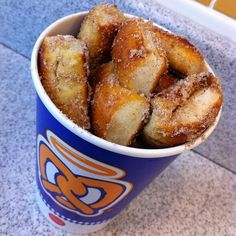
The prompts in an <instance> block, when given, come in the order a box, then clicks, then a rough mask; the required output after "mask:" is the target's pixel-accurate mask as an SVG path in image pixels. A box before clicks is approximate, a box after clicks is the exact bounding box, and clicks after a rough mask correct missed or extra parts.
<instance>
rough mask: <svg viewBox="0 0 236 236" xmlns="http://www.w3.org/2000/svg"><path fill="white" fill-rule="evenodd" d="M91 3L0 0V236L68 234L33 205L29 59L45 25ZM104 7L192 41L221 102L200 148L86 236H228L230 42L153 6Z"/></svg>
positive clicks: (233, 213) (235, 122)
mask: <svg viewBox="0 0 236 236" xmlns="http://www.w3.org/2000/svg"><path fill="white" fill-rule="evenodd" d="M97 2H99V1H84V2H83V1H82V2H81V1H79V2H78V1H77V2H76V1H65V0H63V1H40V2H39V1H27V0H23V1H14V0H1V8H0V18H1V29H0V43H1V44H0V127H1V128H0V235H22V236H28V235H45V236H46V235H69V234H66V233H64V232H62V231H59V230H57V229H56V228H54V227H53V226H52V225H50V224H49V223H48V222H47V221H46V220H45V219H44V217H43V216H42V215H41V213H40V212H39V209H38V207H37V205H36V203H35V93H34V88H33V84H32V82H31V75H30V69H29V67H30V60H29V57H30V53H31V49H32V46H33V44H34V41H35V40H36V38H37V36H38V34H39V33H40V31H42V30H43V28H45V27H46V26H47V25H48V24H49V23H51V22H52V21H54V20H55V19H57V18H59V17H61V16H63V15H67V14H70V13H72V12H77V11H80V10H87V9H88V8H90V7H91V6H93V5H95V4H96V3H97ZM111 2H114V3H116V4H117V5H118V6H119V7H120V8H121V9H123V10H125V11H126V12H127V13H131V14H136V15H139V16H144V17H146V18H147V17H150V18H152V19H153V20H154V21H156V22H157V23H159V24H161V25H163V26H165V27H167V28H169V29H170V30H172V31H174V32H176V33H180V34H183V35H185V36H186V37H188V38H189V39H190V40H191V41H192V42H193V43H195V44H196V45H197V46H198V47H199V48H200V49H201V50H202V52H203V53H204V55H205V56H206V58H207V60H208V62H209V64H210V65H211V66H212V68H213V69H214V70H215V72H216V74H217V75H218V76H220V77H221V78H222V84H223V88H224V95H225V98H224V99H225V103H224V108H223V114H222V118H221V121H220V123H219V125H218V127H217V129H216V131H215V132H214V134H213V135H212V136H211V137H210V138H209V139H208V140H207V142H206V143H205V144H203V145H201V146H200V147H198V148H196V150H193V151H189V152H186V153H184V154H182V155H181V156H179V157H178V159H177V160H176V161H174V162H173V163H172V164H171V165H170V166H169V167H168V168H167V169H166V170H165V171H164V172H163V173H162V174H161V175H160V176H159V177H157V178H156V179H155V180H154V181H153V182H152V183H151V184H150V185H149V186H148V187H147V188H146V189H145V190H144V191H143V192H142V193H141V194H140V195H139V197H138V198H136V199H135V200H134V201H133V202H132V203H131V204H130V205H129V206H128V208H126V209H125V210H124V211H123V212H122V213H121V214H120V215H119V216H118V217H117V218H116V219H115V220H114V221H113V222H112V223H110V224H109V225H108V226H107V228H105V229H104V230H102V231H100V232H98V233H96V234H94V235H130V236H131V235H132V236H134V235H145V236H146V235H160V236H162V235H163V236H167V235H168V236H170V235H171V236H172V235H175V236H178V235H180V236H185V235H186V236H187V235H188V236H190V235H194V236H196V235H197V236H198V235H200V236H201V235H207V236H215V235H216V236H233V235H236V175H235V173H236V158H235V155H236V135H235V128H236V119H235V116H236V114H235V104H236V95H235V90H236V54H235V52H236V44H235V43H233V42H231V41H230V40H228V39H226V38H223V37H221V36H219V35H217V34H215V33H213V32H211V31H210V30H208V29H206V28H204V27H202V26H199V25H197V24H195V23H194V22H191V21H190V20H189V19H186V18H184V17H182V16H180V15H177V14H176V13H174V12H171V11H169V10H168V9H165V8H163V7H161V6H160V5H158V4H157V3H155V1H148V0H144V1H142V3H141V2H139V1H134V0H128V1H118V0H116V1H111Z"/></svg>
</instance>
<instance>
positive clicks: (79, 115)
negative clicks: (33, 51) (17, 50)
mask: <svg viewBox="0 0 236 236" xmlns="http://www.w3.org/2000/svg"><path fill="white" fill-rule="evenodd" d="M87 54H88V53H87V48H86V45H85V44H84V42H82V41H81V40H79V39H76V38H74V37H73V36H69V35H63V36H62V35H58V36H51V37H46V38H45V39H44V41H43V43H42V45H41V48H40V51H39V74H40V76H41V80H42V84H43V87H44V89H45V90H46V92H47V94H48V95H49V97H50V98H51V100H52V101H53V102H54V103H55V105H56V106H57V107H58V108H59V109H60V110H61V111H62V112H63V113H64V114H66V115H67V116H68V117H69V118H70V119H72V120H73V121H74V122H75V123H76V124H78V125H79V126H81V127H82V128H84V129H89V128H90V122H89V117H88V99H89V93H88V83H87V78H88V68H87V57H88V55H87Z"/></svg>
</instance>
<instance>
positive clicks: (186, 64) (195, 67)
mask: <svg viewBox="0 0 236 236" xmlns="http://www.w3.org/2000/svg"><path fill="white" fill-rule="evenodd" d="M153 31H154V32H155V34H156V36H157V38H158V39H159V40H160V43H161V45H162V47H163V49H164V50H165V52H166V56H167V59H168V62H169V64H170V67H171V68H172V69H174V70H176V71H178V72H181V73H182V74H184V75H192V74H199V73H201V72H207V71H208V70H209V69H208V67H207V66H206V62H205V59H204V56H203V55H202V53H201V52H200V51H199V50H198V49H197V48H196V47H195V46H194V45H193V44H192V43H190V42H189V41H188V40H187V39H186V38H184V37H182V36H180V35H176V34H173V33H170V32H167V31H166V30H163V29H161V28H159V27H156V26H154V27H153Z"/></svg>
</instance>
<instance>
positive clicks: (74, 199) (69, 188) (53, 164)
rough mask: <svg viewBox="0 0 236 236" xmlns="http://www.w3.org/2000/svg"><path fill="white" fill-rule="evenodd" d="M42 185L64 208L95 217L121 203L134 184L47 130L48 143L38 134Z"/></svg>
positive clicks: (123, 173) (119, 171)
mask: <svg viewBox="0 0 236 236" xmlns="http://www.w3.org/2000/svg"><path fill="white" fill-rule="evenodd" d="M37 151H38V170H39V176H40V183H41V185H42V187H43V188H44V190H45V192H46V193H47V195H48V196H50V198H51V199H52V200H53V201H55V202H56V203H57V204H59V205H60V206H61V207H63V208H65V209H67V210H69V211H72V212H75V213H77V214H79V215H82V216H86V217H92V216H97V215H101V214H103V213H104V211H105V210H107V209H109V208H111V207H112V206H114V205H115V204H117V203H118V202H120V201H121V200H122V199H123V198H124V197H125V196H127V194H128V193H129V192H130V191H131V190H132V184H131V183H129V182H126V181H123V180H120V179H121V178H122V177H124V176H125V172H124V171H123V170H121V169H118V168H116V167H113V166H110V165H107V164H105V163H102V162H99V161H96V160H94V159H92V158H90V157H88V156H86V155H84V154H82V153H80V152H79V151H77V150H75V149H74V148H72V147H71V146H69V145H68V144H67V143H65V142H64V141H62V140H61V139H60V138H59V137H57V136H56V135H55V134H54V133H52V132H51V131H49V130H47V140H46V139H45V138H44V137H43V136H42V135H38V140H37Z"/></svg>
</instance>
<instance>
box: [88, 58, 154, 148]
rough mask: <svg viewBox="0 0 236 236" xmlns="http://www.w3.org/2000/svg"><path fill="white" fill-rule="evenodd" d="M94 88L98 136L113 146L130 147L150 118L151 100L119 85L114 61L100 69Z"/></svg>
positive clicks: (94, 119) (92, 108)
mask: <svg viewBox="0 0 236 236" xmlns="http://www.w3.org/2000/svg"><path fill="white" fill-rule="evenodd" d="M93 86H94V90H93V100H92V101H93V102H92V107H91V111H92V112H91V118H92V126H93V128H94V130H95V132H96V134H97V135H98V136H99V137H102V138H104V139H106V140H108V141H110V142H113V143H118V144H121V145H125V146H128V145H130V144H131V143H132V141H133V138H134V137H135V136H136V134H137V133H138V132H139V131H140V130H141V129H142V128H143V126H144V124H145V121H146V120H147V118H148V116H149V110H150V104H149V102H148V100H147V98H145V96H141V95H139V94H138V93H136V92H135V91H131V90H129V89H126V88H124V87H122V86H121V85H120V84H119V82H118V79H117V76H116V74H115V73H114V66H113V64H112V62H110V63H107V64H103V65H102V66H101V67H100V68H99V69H98V71H97V72H96V74H95V75H94V82H93ZM124 131H125V132H124Z"/></svg>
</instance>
